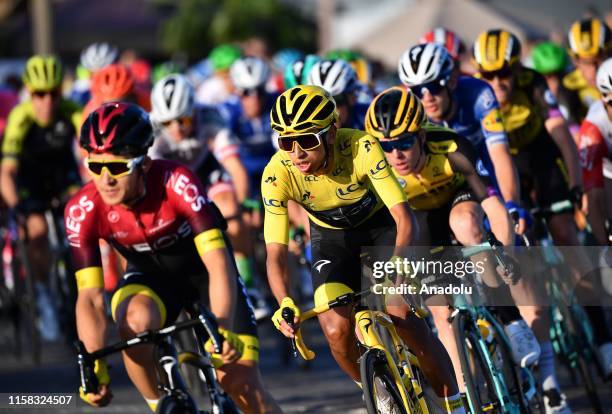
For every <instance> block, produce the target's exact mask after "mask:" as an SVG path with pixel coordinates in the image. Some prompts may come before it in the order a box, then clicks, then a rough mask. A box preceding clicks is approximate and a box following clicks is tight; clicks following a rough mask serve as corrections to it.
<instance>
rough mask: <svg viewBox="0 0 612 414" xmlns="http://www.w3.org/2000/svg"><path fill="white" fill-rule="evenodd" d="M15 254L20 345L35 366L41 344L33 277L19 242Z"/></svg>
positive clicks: (38, 359) (22, 245) (19, 241)
mask: <svg viewBox="0 0 612 414" xmlns="http://www.w3.org/2000/svg"><path fill="white" fill-rule="evenodd" d="M16 250H17V252H18V253H19V260H18V263H19V266H18V269H19V270H20V272H19V276H18V277H17V280H18V281H19V282H18V289H17V292H18V296H19V299H18V302H19V317H18V321H19V322H18V323H19V326H20V327H21V326H23V327H24V328H23V329H20V331H21V333H22V334H23V335H24V341H21V345H23V346H25V347H27V348H28V351H29V353H30V357H31V359H32V362H33V363H34V364H36V365H39V364H40V358H41V355H40V354H41V344H40V332H39V331H38V326H37V321H38V311H37V309H36V295H35V293H34V280H33V278H34V275H33V274H32V269H31V267H30V262H29V260H28V257H27V249H26V246H25V243H24V242H23V241H21V240H18V241H17V249H16Z"/></svg>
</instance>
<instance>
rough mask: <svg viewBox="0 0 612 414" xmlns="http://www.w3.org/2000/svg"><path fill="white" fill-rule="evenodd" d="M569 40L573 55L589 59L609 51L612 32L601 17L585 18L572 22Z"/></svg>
mask: <svg viewBox="0 0 612 414" xmlns="http://www.w3.org/2000/svg"><path fill="white" fill-rule="evenodd" d="M567 42H568V44H569V52H570V55H572V57H574V58H584V59H589V58H594V57H597V56H598V55H599V54H601V53H603V54H604V55H605V54H606V53H607V52H608V50H609V49H610V46H612V33H611V32H610V28H609V27H608V26H606V23H605V22H603V21H602V20H600V19H597V18H591V19H583V20H579V21H577V22H575V23H574V24H572V26H571V27H570V29H569V32H568V33H567Z"/></svg>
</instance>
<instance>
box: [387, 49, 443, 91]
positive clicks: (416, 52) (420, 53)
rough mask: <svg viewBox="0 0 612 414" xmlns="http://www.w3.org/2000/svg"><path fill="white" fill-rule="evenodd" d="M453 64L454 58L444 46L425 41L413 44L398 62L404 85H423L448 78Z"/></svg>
mask: <svg viewBox="0 0 612 414" xmlns="http://www.w3.org/2000/svg"><path fill="white" fill-rule="evenodd" d="M453 65H454V64H453V59H452V58H451V56H450V54H449V53H448V51H447V50H446V48H445V47H444V46H442V45H440V44H437V43H425V44H422V45H416V46H412V47H411V48H409V49H408V50H406V51H405V52H404V54H403V55H402V57H401V58H400V61H399V64H398V73H399V77H400V80H401V81H402V83H403V84H404V85H406V86H414V85H422V84H424V83H428V82H431V81H435V80H437V79H440V78H448V77H449V76H450V74H451V72H452V71H453Z"/></svg>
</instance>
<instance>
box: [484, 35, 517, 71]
mask: <svg viewBox="0 0 612 414" xmlns="http://www.w3.org/2000/svg"><path fill="white" fill-rule="evenodd" d="M472 55H473V57H474V62H475V63H476V66H477V68H478V70H479V71H481V72H493V71H496V70H501V69H503V68H505V67H508V66H512V65H514V64H515V63H517V62H518V61H519V59H520V57H521V42H520V41H519V40H518V38H517V37H516V36H515V35H513V34H512V33H510V32H509V31H507V30H501V29H495V30H487V31H485V32H482V33H480V34H479V35H478V37H477V38H476V41H475V42H474V45H473V46H472Z"/></svg>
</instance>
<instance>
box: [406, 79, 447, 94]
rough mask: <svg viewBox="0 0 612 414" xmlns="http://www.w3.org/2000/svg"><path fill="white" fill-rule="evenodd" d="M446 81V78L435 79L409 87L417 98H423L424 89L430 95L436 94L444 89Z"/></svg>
mask: <svg viewBox="0 0 612 414" xmlns="http://www.w3.org/2000/svg"><path fill="white" fill-rule="evenodd" d="M447 83H448V82H447V80H446V79H436V80H434V81H431V82H427V83H423V84H421V85H414V86H412V87H410V89H411V90H412V92H414V94H415V95H416V96H417V97H418V98H419V99H423V95H424V94H425V90H427V92H429V93H430V94H432V95H437V94H439V93H440V92H442V91H443V90H444V88H445V87H446V85H447Z"/></svg>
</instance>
